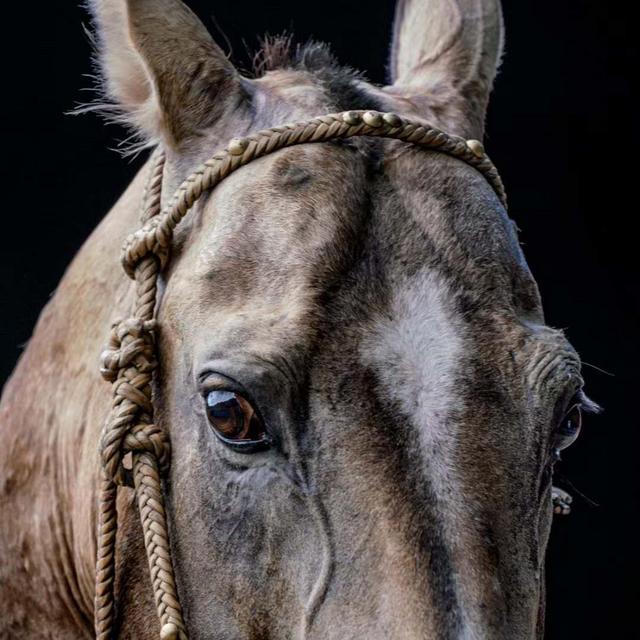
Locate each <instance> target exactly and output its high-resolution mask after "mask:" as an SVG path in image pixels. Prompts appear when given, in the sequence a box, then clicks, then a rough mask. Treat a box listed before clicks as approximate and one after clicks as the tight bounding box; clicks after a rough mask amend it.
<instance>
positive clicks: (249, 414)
mask: <svg viewBox="0 0 640 640" xmlns="http://www.w3.org/2000/svg"><path fill="white" fill-rule="evenodd" d="M206 403H207V417H208V418H209V423H210V424H211V427H212V428H213V431H214V433H215V434H216V435H217V436H218V437H219V438H220V439H221V440H222V441H223V442H224V443H225V444H229V445H234V446H235V448H241V449H242V450H248V449H251V450H255V449H256V445H257V446H258V448H263V447H265V446H268V445H269V444H270V439H269V437H268V436H267V433H266V431H265V428H264V424H263V423H262V420H261V419H260V416H259V415H258V414H257V413H256V411H255V409H254V408H253V406H252V404H251V403H250V402H249V401H248V400H247V399H246V398H245V397H244V396H241V395H240V394H239V393H235V392H234V391H224V390H215V391H210V392H209V393H208V394H207V397H206Z"/></svg>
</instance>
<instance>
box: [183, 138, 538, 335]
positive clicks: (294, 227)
mask: <svg viewBox="0 0 640 640" xmlns="http://www.w3.org/2000/svg"><path fill="white" fill-rule="evenodd" d="M397 149H398V145H392V146H391V150H392V153H391V154H388V155H390V156H391V160H390V161H389V162H387V161H386V155H387V154H383V153H381V149H378V151H379V153H378V154H377V156H374V159H375V161H376V162H377V164H378V168H377V170H376V171H377V173H376V172H372V170H371V169H372V157H371V155H367V153H363V152H362V149H361V148H358V147H355V148H354V147H351V146H346V147H345V146H342V145H331V144H324V145H304V146H301V147H295V148H291V149H287V150H284V151H282V152H277V153H275V154H273V155H272V156H269V157H267V158H263V159H261V160H258V161H255V162H254V163H252V164H251V166H248V167H245V168H243V169H242V170H240V171H238V172H237V173H236V174H234V175H233V176H231V177H230V178H229V179H228V180H225V181H223V182H222V183H221V184H220V185H219V186H218V187H217V188H216V190H215V191H214V192H213V193H212V194H211V196H210V197H209V198H208V200H207V201H206V202H205V203H204V204H203V205H201V210H200V211H199V212H198V213H197V215H196V216H195V219H196V220H197V223H196V224H195V226H194V229H191V230H190V231H189V232H188V233H186V232H185V236H184V246H185V252H184V256H183V257H182V258H181V259H180V263H181V265H180V266H179V268H178V271H179V272H180V276H179V278H178V279H177V282H178V286H175V287H174V289H178V290H179V291H178V293H177V295H175V296H173V300H174V303H175V304H174V305H172V306H174V308H175V310H177V313H176V314H175V315H179V316H180V318H181V320H182V321H184V322H189V321H190V317H191V315H193V313H191V312H190V310H193V312H195V313H198V314H199V316H200V317H202V316H203V315H205V314H209V315H215V316H216V318H217V322H220V321H221V320H223V321H224V324H225V325H227V326H230V325H233V324H236V325H242V327H243V328H244V330H246V331H250V330H251V328H252V327H253V328H254V329H255V331H256V333H263V334H268V333H269V331H270V329H269V327H271V326H272V323H273V322H274V321H282V322H284V324H286V325H287V327H288V330H289V331H291V330H292V329H295V331H294V333H293V334H292V335H295V336H298V337H300V336H305V335H308V334H309V333H313V325H314V324H315V323H316V322H317V320H318V318H320V317H323V316H324V317H325V321H326V316H328V315H330V314H331V313H334V314H336V315H337V316H339V317H341V318H343V319H344V318H349V317H350V316H354V315H360V316H361V315H362V313H365V314H366V313H367V311H366V309H368V308H374V307H375V306H376V305H373V307H371V306H370V305H369V304H368V301H367V302H365V303H364V304H362V305H357V304H356V305H354V303H353V301H354V298H362V299H363V300H364V298H367V297H370V292H371V288H370V287H368V286H366V285H367V281H371V280H372V279H373V280H379V282H378V285H379V286H378V287H377V290H376V292H374V293H373V294H372V295H373V296H374V297H376V296H378V294H380V295H379V296H378V298H377V302H376V304H377V305H378V306H380V304H382V303H383V302H384V304H388V305H394V304H395V305H396V312H398V313H396V319H397V321H398V322H401V323H404V324H403V326H404V327H405V329H407V330H408V326H409V325H408V320H407V318H408V317H409V316H411V317H413V318H414V320H412V322H417V324H416V326H415V329H411V331H414V332H415V331H418V330H419V329H420V328H422V329H424V328H425V327H426V326H427V324H428V323H427V321H426V320H425V319H424V318H422V320H420V321H416V320H415V318H421V317H422V316H421V313H422V312H421V311H420V307H421V306H423V307H431V309H432V311H431V316H432V317H431V316H430V318H429V319H428V320H431V321H434V322H435V324H434V325H433V326H432V327H431V329H432V333H433V331H437V330H439V329H443V330H444V323H443V322H439V321H438V320H439V318H442V313H440V315H439V316H438V314H436V313H435V310H436V309H440V310H443V309H444V305H445V301H446V304H447V305H449V306H448V310H447V313H448V314H451V313H454V314H455V313H461V312H460V309H459V308H456V304H458V302H459V301H460V300H461V299H463V300H465V299H466V300H467V302H468V300H474V299H475V300H476V301H478V300H482V298H483V297H485V298H486V296H485V295H484V293H485V292H486V291H488V290H491V289H494V290H497V293H495V294H494V295H493V296H492V297H491V299H485V300H483V301H482V303H483V304H485V305H491V304H495V305H496V306H502V308H503V309H504V308H509V307H513V305H514V304H516V305H517V301H516V303H514V302H513V298H514V297H515V298H517V297H518V295H520V296H522V295H523V292H525V293H526V295H524V297H525V298H530V300H529V301H528V303H529V304H530V306H532V307H535V306H536V304H537V299H536V291H535V283H534V282H533V280H532V278H531V277H530V274H529V273H528V269H527V268H526V264H525V263H524V260H523V258H522V255H521V253H520V251H519V248H518V245H517V240H516V239H515V234H514V232H513V228H512V226H511V223H510V222H509V221H508V220H507V219H506V218H505V217H504V216H503V215H502V214H500V213H499V212H498V211H497V210H496V207H494V206H492V205H487V204H486V202H484V201H485V200H486V198H487V191H490V187H489V186H488V185H486V184H485V183H484V181H483V179H482V177H481V176H480V175H475V172H473V170H471V169H468V168H467V167H464V166H462V173H460V169H461V167H460V165H461V163H456V165H455V167H456V170H454V171H453V172H452V175H450V172H449V169H450V168H451V162H455V161H451V160H450V161H448V162H447V161H446V160H445V161H444V163H443V158H442V156H441V154H424V156H421V155H414V156H413V158H412V159H410V160H406V159H405V160H402V159H399V160H398V159H397V158H395V157H394V152H395V151H396V150H397ZM425 167H427V169H426V175H425V174H424V170H425ZM465 171H466V173H465ZM421 172H422V175H421ZM413 174H415V175H413ZM469 175H471V176H472V178H471V181H470V180H469ZM416 176H417V177H416ZM443 176H444V177H443ZM451 179H453V180H454V181H460V188H461V189H463V190H464V189H465V188H466V187H468V186H469V185H470V184H471V189H470V191H472V190H479V192H480V197H479V198H478V201H479V202H480V204H479V205H478V207H477V208H476V209H474V207H473V206H470V205H469V204H468V203H469V201H470V200H473V199H470V198H469V196H468V194H465V196H464V202H465V203H466V204H465V205H460V204H458V203H457V202H456V200H455V198H453V199H452V198H451V194H450V193H447V189H451V186H450V185H451ZM447 185H449V186H447ZM457 188H458V187H457V185H456V186H455V187H454V189H457ZM465 208H466V209H467V210H465ZM471 218H472V220H471V221H470V220H469V219H471ZM363 263H368V264H365V266H364V267H363V266H362V264H363ZM518 280H520V281H521V282H517V281H518ZM363 281H364V283H365V286H364V288H363V287H362V286H360V285H362V284H363ZM337 283H340V287H339V289H340V290H341V291H349V293H348V294H347V296H346V298H344V300H345V302H344V304H342V303H341V302H339V301H338V302H337V303H336V302H335V299H336V298H335V296H333V295H331V296H328V295H327V292H328V291H330V290H334V289H336V288H337V287H336V284H337ZM180 284H182V285H183V286H179V285H180ZM368 284H371V283H370V282H368ZM532 287H533V289H534V291H533V292H532V291H530V289H531V288H532ZM511 289H513V290H515V295H514V292H513V291H510V290H511ZM403 292H413V293H408V294H407V296H408V297H407V296H405V297H402V295H403ZM390 294H395V295H393V296H392V295H390ZM331 300H334V302H333V303H331V302H330V301H331ZM194 303H195V304H194ZM336 304H338V305H339V306H342V308H341V309H337V308H336ZM330 305H331V308H329V307H330ZM356 308H357V309H358V310H357V311H354V309H356ZM401 308H402V311H403V313H402V314H400V313H399V310H400V309H401ZM185 309H186V310H187V313H184V311H185ZM363 310H364V311H363ZM516 311H517V310H516ZM462 313H464V311H462ZM222 316H224V318H222ZM274 319H277V320H274ZM360 319H362V318H360ZM329 322H331V320H330V319H329ZM450 337H452V340H451V341H450V342H453V336H450Z"/></svg>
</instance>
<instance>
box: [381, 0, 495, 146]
mask: <svg viewBox="0 0 640 640" xmlns="http://www.w3.org/2000/svg"><path fill="white" fill-rule="evenodd" d="M503 39H504V33H503V24H502V9H501V6H500V0H398V3H397V5H396V15H395V20H394V31H393V41H392V45H391V59H390V65H389V66H390V74H391V81H392V83H393V87H392V89H393V91H394V92H395V93H400V94H404V95H405V96H407V97H415V96H424V97H425V99H427V100H428V99H429V98H430V97H431V96H432V97H433V101H434V103H437V104H438V106H439V107H441V108H444V109H446V110H449V111H450V112H451V119H454V120H455V119H456V118H457V119H459V120H461V122H460V123H459V124H460V127H459V128H460V130H461V132H464V133H466V134H467V135H468V136H469V137H476V138H480V139H481V138H482V133H483V128H484V117H485V112H486V107H487V103H488V100H489V93H490V91H491V87H492V85H493V80H494V78H495V75H496V71H497V68H498V65H499V63H500V57H501V55H502V48H503Z"/></svg>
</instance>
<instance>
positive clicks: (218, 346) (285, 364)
mask: <svg viewBox="0 0 640 640" xmlns="http://www.w3.org/2000/svg"><path fill="white" fill-rule="evenodd" d="M116 4H117V3H114V6H116ZM164 5H166V6H164ZM418 5H419V3H417V2H415V3H411V2H406V3H401V4H400V5H399V9H398V16H397V20H396V34H395V39H394V44H393V60H392V71H393V73H394V80H395V82H394V84H393V86H392V87H390V88H387V89H385V90H381V89H378V88H375V87H372V86H370V85H367V84H366V83H365V82H363V81H362V80H361V79H359V78H358V77H356V76H350V75H348V74H346V72H343V71H341V70H339V69H338V68H336V67H335V66H334V65H333V63H332V62H331V61H330V60H329V59H328V58H327V57H326V55H325V54H324V53H322V51H318V50H317V49H315V50H313V49H312V50H306V51H304V52H302V53H301V54H300V55H298V59H297V61H294V62H290V64H289V65H288V66H287V65H285V66H284V67H282V68H279V69H275V70H272V71H268V72H266V73H265V74H264V75H263V76H262V77H261V78H258V79H253V80H249V79H246V78H242V77H240V76H239V75H238V74H237V72H236V71H235V70H234V69H233V68H232V67H231V65H230V64H229V63H228V62H227V61H226V59H225V58H224V57H223V56H221V54H220V52H219V50H217V48H215V45H213V43H212V42H211V41H210V38H209V36H208V34H206V32H205V31H204V29H203V28H202V27H201V25H200V23H199V22H197V20H196V19H195V17H194V16H193V15H192V14H190V13H189V12H188V10H186V8H185V7H184V6H183V5H179V4H178V3H176V2H174V0H171V1H170V0H165V1H164V2H157V3H151V2H141V3H133V2H131V3H129V7H128V12H126V11H125V12H122V11H121V12H120V13H118V12H117V11H112V12H111V13H109V11H106V10H105V7H106V6H108V3H107V2H106V1H105V2H104V3H103V4H99V3H97V4H96V6H97V13H98V18H99V22H100V20H102V21H103V24H106V23H105V20H114V22H113V23H109V24H111V29H110V30H109V29H105V30H104V31H105V34H106V35H105V43H104V48H103V64H104V66H105V69H106V72H107V76H108V78H109V79H110V82H111V84H112V85H113V87H112V89H111V90H112V92H113V93H114V94H115V95H116V97H117V98H118V99H119V101H120V103H121V105H123V107H124V108H125V110H126V109H129V111H128V113H130V117H131V118H134V119H135V124H136V126H137V127H138V128H139V130H140V131H142V132H143V133H144V135H146V136H148V137H154V136H156V137H157V136H161V137H162V140H163V144H164V146H165V148H166V150H167V157H168V162H167V167H166V170H165V177H164V185H165V190H166V193H165V198H168V197H169V196H170V194H171V187H174V186H177V184H179V182H180V181H181V180H182V178H183V177H184V176H185V175H187V174H188V173H189V172H190V170H191V169H192V168H193V167H194V166H195V165H196V164H197V162H200V161H202V160H204V159H206V158H207V157H208V156H210V155H211V153H212V151H213V150H214V149H215V148H217V147H220V146H222V145H224V144H225V143H226V141H227V140H228V139H229V138H231V137H233V136H238V135H244V134H246V133H247V132H250V131H252V130H257V129H261V128H264V127H266V126H273V125H277V124H280V123H282V122H286V121H292V120H298V119H302V118H306V117H310V116H313V115H317V114H318V113H324V112H329V111H337V110H341V109H344V108H353V109H356V108H379V109H382V110H395V111H398V112H402V113H405V114H409V115H411V114H413V115H419V116H422V117H426V118H428V119H430V120H431V121H432V122H434V123H435V124H438V125H440V126H442V127H443V128H446V129H448V130H451V131H452V132H454V133H458V134H461V135H465V136H467V137H472V136H473V137H481V135H482V127H481V123H482V120H483V117H484V108H485V105H486V99H487V94H488V90H489V87H490V84H491V79H492V77H493V74H494V72H495V61H496V59H497V58H498V56H499V49H500V40H501V38H500V17H499V8H498V7H496V6H495V5H494V3H491V2H487V3H486V5H487V7H486V14H487V16H488V18H487V23H486V24H483V25H480V26H479V25H478V24H477V22H475V21H472V20H467V19H466V18H465V17H464V10H465V6H464V5H465V3H460V7H459V9H460V11H461V12H462V13H460V11H458V13H456V14H455V16H453V18H455V20H454V22H453V25H454V26H453V27H451V21H450V20H449V18H451V16H449V17H447V15H446V14H447V11H448V10H449V9H447V8H446V7H439V6H438V7H435V8H434V16H435V18H437V19H434V20H429V21H427V20H426V18H424V16H423V15H422V13H424V12H420V11H419V7H418ZM118 6H119V5H118ZM159 9H163V11H164V13H163V12H161V11H159ZM101 11H102V13H100V12H101ZM167 12H168V13H167ZM101 16H102V18H101ZM168 16H169V17H168ZM434 16H432V17H434ZM456 16H457V18H456ZM460 16H462V17H460ZM453 18H452V19H453ZM456 20H457V22H456ZM127 21H128V25H129V29H130V33H131V37H132V39H133V42H134V43H135V44H136V46H137V53H135V55H137V56H139V58H140V59H142V61H143V62H144V64H139V66H138V67H137V68H136V69H131V68H128V72H129V73H133V72H135V73H138V74H143V76H141V78H142V79H144V80H145V82H146V83H147V84H146V86H147V87H148V92H147V94H144V95H143V96H142V100H141V98H140V97H139V96H138V97H136V92H135V91H133V90H132V87H133V88H135V89H136V90H137V92H138V93H140V90H141V89H140V88H141V87H143V88H144V86H145V85H144V83H143V82H142V80H140V81H139V82H138V83H128V84H127V83H123V82H122V80H121V75H122V74H121V75H120V76H118V75H117V74H115V72H112V71H110V69H117V70H121V67H119V66H117V65H116V63H115V62H114V61H113V60H112V59H111V58H110V57H109V56H110V55H111V53H112V52H113V51H116V50H115V49H113V50H112V49H110V48H109V47H110V44H109V37H111V38H113V35H111V36H110V35H109V34H110V33H111V34H113V33H114V32H115V33H117V27H118V24H120V22H123V23H127ZM427 23H428V24H427ZM434 24H435V25H436V26H438V25H439V26H438V29H439V31H437V32H434V31H433V30H434V29H435V27H434ZM168 29H170V30H171V33H172V37H175V38H178V40H180V39H182V42H183V46H181V47H179V48H178V49H176V51H172V50H169V51H167V49H166V47H164V48H163V46H162V43H163V42H166V41H165V40H163V37H162V36H163V33H164V31H166V30H168ZM447 29H449V31H447ZM451 29H453V30H451ZM163 30H164V31H163ZM425 30H426V32H427V33H426V35H429V36H430V37H432V38H433V39H434V42H433V43H429V42H427V44H421V45H420V46H416V43H417V42H418V40H419V41H420V42H421V43H422V41H423V36H425V34H424V33H423V32H424V31H425ZM479 30H481V32H480V31H479ZM165 35H166V34H165ZM463 36H464V37H463ZM481 36H482V37H484V40H482V38H481ZM445 41H446V42H449V46H448V47H440V45H441V44H442V43H443V42H445ZM480 41H482V42H485V43H486V42H489V43H490V45H491V46H489V47H488V48H487V47H486V46H485V45H479V44H473V43H474V42H480ZM158 43H159V44H158ZM470 43H471V44H470ZM431 46H434V47H435V48H434V50H433V51H431V50H430V49H429V47H431ZM483 47H484V48H483ZM474 52H475V53H479V54H481V55H479V56H475V55H472V54H474ZM436 53H437V54H438V55H436ZM160 54H162V55H160ZM431 54H433V55H431ZM113 55H116V54H113ZM430 56H431V57H430ZM135 59H137V58H135ZM427 59H428V60H430V63H429V64H428V65H426V64H425V63H424V62H425V60H427ZM118 62H119V64H130V61H129V62H127V60H124V61H123V60H119V61H118ZM180 65H183V66H185V65H186V67H185V68H187V69H193V74H192V75H191V76H190V77H191V81H190V82H189V83H188V84H187V83H183V82H182V81H181V80H180V78H182V76H180V75H179V74H177V70H178V69H180V68H181V67H180ZM474 65H475V66H474ZM461 69H464V70H465V73H466V74H467V75H466V76H465V77H467V76H468V77H467V84H464V85H460V83H459V82H457V81H458V80H459V78H458V77H457V75H456V74H460V70H461ZM110 73H111V75H109V74H110ZM469 74H470V75H469ZM473 74H475V75H473ZM476 76H477V77H476ZM469 78H471V80H469ZM203 88H208V90H207V91H205V90H203ZM436 89H437V90H436ZM127 91H128V93H127ZM118 92H119V93H118ZM429 92H432V94H429ZM143 93H144V92H143ZM213 94H215V95H214V97H213V98H212V95H213ZM158 97H159V98H160V99H159V100H157V99H158ZM135 100H138V102H135ZM154 100H157V102H154ZM127 101H129V102H127ZM132 101H133V103H134V104H135V105H136V108H135V109H132V108H129V107H128V106H127V105H128V104H129V103H131V102H132ZM159 323H160V354H161V356H160V357H161V371H160V374H159V376H158V379H157V381H156V393H155V397H156V402H157V405H158V420H159V422H161V423H162V424H163V425H164V426H165V428H166V429H167V431H168V432H169V433H170V435H171V441H172V448H173V456H172V467H171V473H170V479H169V482H168V484H167V492H168V501H169V510H170V524H171V534H172V547H173V550H174V562H175V565H176V571H177V577H178V581H179V590H180V593H181V597H182V600H183V606H184V608H185V613H186V620H187V625H188V628H189V633H190V637H191V638H193V639H197V638H219V637H224V638H232V639H236V638H237V639H240V638H256V639H257V638H274V639H275V638H290V637H293V636H299V637H306V638H318V639H319V638H322V639H323V640H326V639H333V638H335V639H338V638H345V637H356V636H358V637H360V636H362V637H367V638H372V639H377V638H380V639H382V638H418V637H419V638H423V637H425V638H426V637H459V638H472V637H491V638H530V637H533V636H535V635H536V634H537V633H540V631H541V620H542V604H541V603H542V598H543V559H544V550H545V546H546V541H547V538H548V534H549V526H550V521H551V498H550V491H551V471H552V466H553V462H554V460H555V451H556V449H558V448H559V447H560V446H561V445H564V444H566V440H562V438H563V437H565V436H566V437H567V438H568V437H569V436H567V434H566V433H565V432H566V431H567V430H568V429H569V426H568V425H573V427H574V428H575V427H576V423H577V421H578V420H579V418H578V417H576V416H578V412H579V409H577V408H576V407H577V406H578V405H580V404H581V403H585V402H586V401H585V400H584V398H583V397H582V396H581V385H582V383H581V380H580V373H579V360H578V357H577V355H576V354H575V352H574V351H573V349H572V348H571V347H570V346H569V345H568V344H567V342H566V341H565V339H564V337H563V336H562V335H561V334H560V333H559V332H557V331H554V330H552V329H549V328H548V327H546V326H545V324H544V321H543V316H542V311H541V306H540V301H539V296H538V292H537V288H536V285H535V282H534V281H533V279H532V276H531V274H530V272H529V270H528V268H527V266H526V263H525V261H524V258H523V256H522V254H521V251H520V249H519V246H518V242H517V238H516V235H515V232H514V229H513V226H512V224H511V222H510V221H509V219H508V218H507V217H506V213H505V212H504V210H503V208H502V207H501V205H500V204H499V202H498V200H497V198H496V197H495V195H494V194H493V192H492V191H491V188H490V187H489V185H488V184H486V183H485V181H484V179H483V178H482V177H481V176H480V175H479V174H478V173H477V172H476V171H475V170H474V169H472V168H470V167H468V166H466V165H463V164H462V163H460V162H459V161H456V160H454V159H451V158H447V157H445V156H443V155H441V154H438V153H434V152H425V151H421V150H416V149H413V148H411V147H409V146H407V145H403V144H401V143H397V142H388V141H387V142H371V141H365V140H358V141H355V142H345V143H335V144H333V143H332V144H322V145H307V146H301V147H297V148H291V149H284V150H282V151H279V152H277V153H274V154H272V155H270V156H268V157H266V158H263V159H261V160H258V161H254V162H252V163H251V164H250V166H247V167H245V168H243V169H240V170H239V171H237V172H235V173H234V174H233V175H232V176H230V177H229V178H227V179H226V180H225V181H223V182H222V183H221V184H220V185H219V186H218V187H217V188H216V189H215V190H214V191H213V192H212V193H211V194H209V195H208V196H206V197H203V198H201V200H200V201H199V202H198V204H197V205H196V207H195V208H194V210H193V211H192V212H191V213H190V214H189V217H188V219H187V220H186V221H185V223H184V225H183V226H182V227H181V228H179V230H178V232H177V235H176V239H175V246H174V250H173V253H172V259H171V263H170V266H169V269H168V270H167V272H166V275H165V282H164V291H163V295H162V302H161V308H160V312H159ZM559 443H560V444H559ZM130 625H134V626H135V625H136V622H135V620H131V621H130ZM137 633H138V635H139V636H140V637H144V634H145V633H149V632H148V631H147V630H145V628H140V629H139V630H138V632H137Z"/></svg>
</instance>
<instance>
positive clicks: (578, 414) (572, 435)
mask: <svg viewBox="0 0 640 640" xmlns="http://www.w3.org/2000/svg"><path fill="white" fill-rule="evenodd" d="M580 429H582V411H581V410H580V405H574V406H573V407H571V409H570V410H569V411H568V412H567V414H566V415H565V416H564V418H563V419H562V422H561V423H560V425H559V426H558V428H557V429H556V432H555V434H554V438H553V449H554V451H556V452H559V451H562V450H563V449H566V448H567V447H569V446H571V445H572V444H573V443H574V442H575V441H576V440H577V439H578V436H579V435H580Z"/></svg>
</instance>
